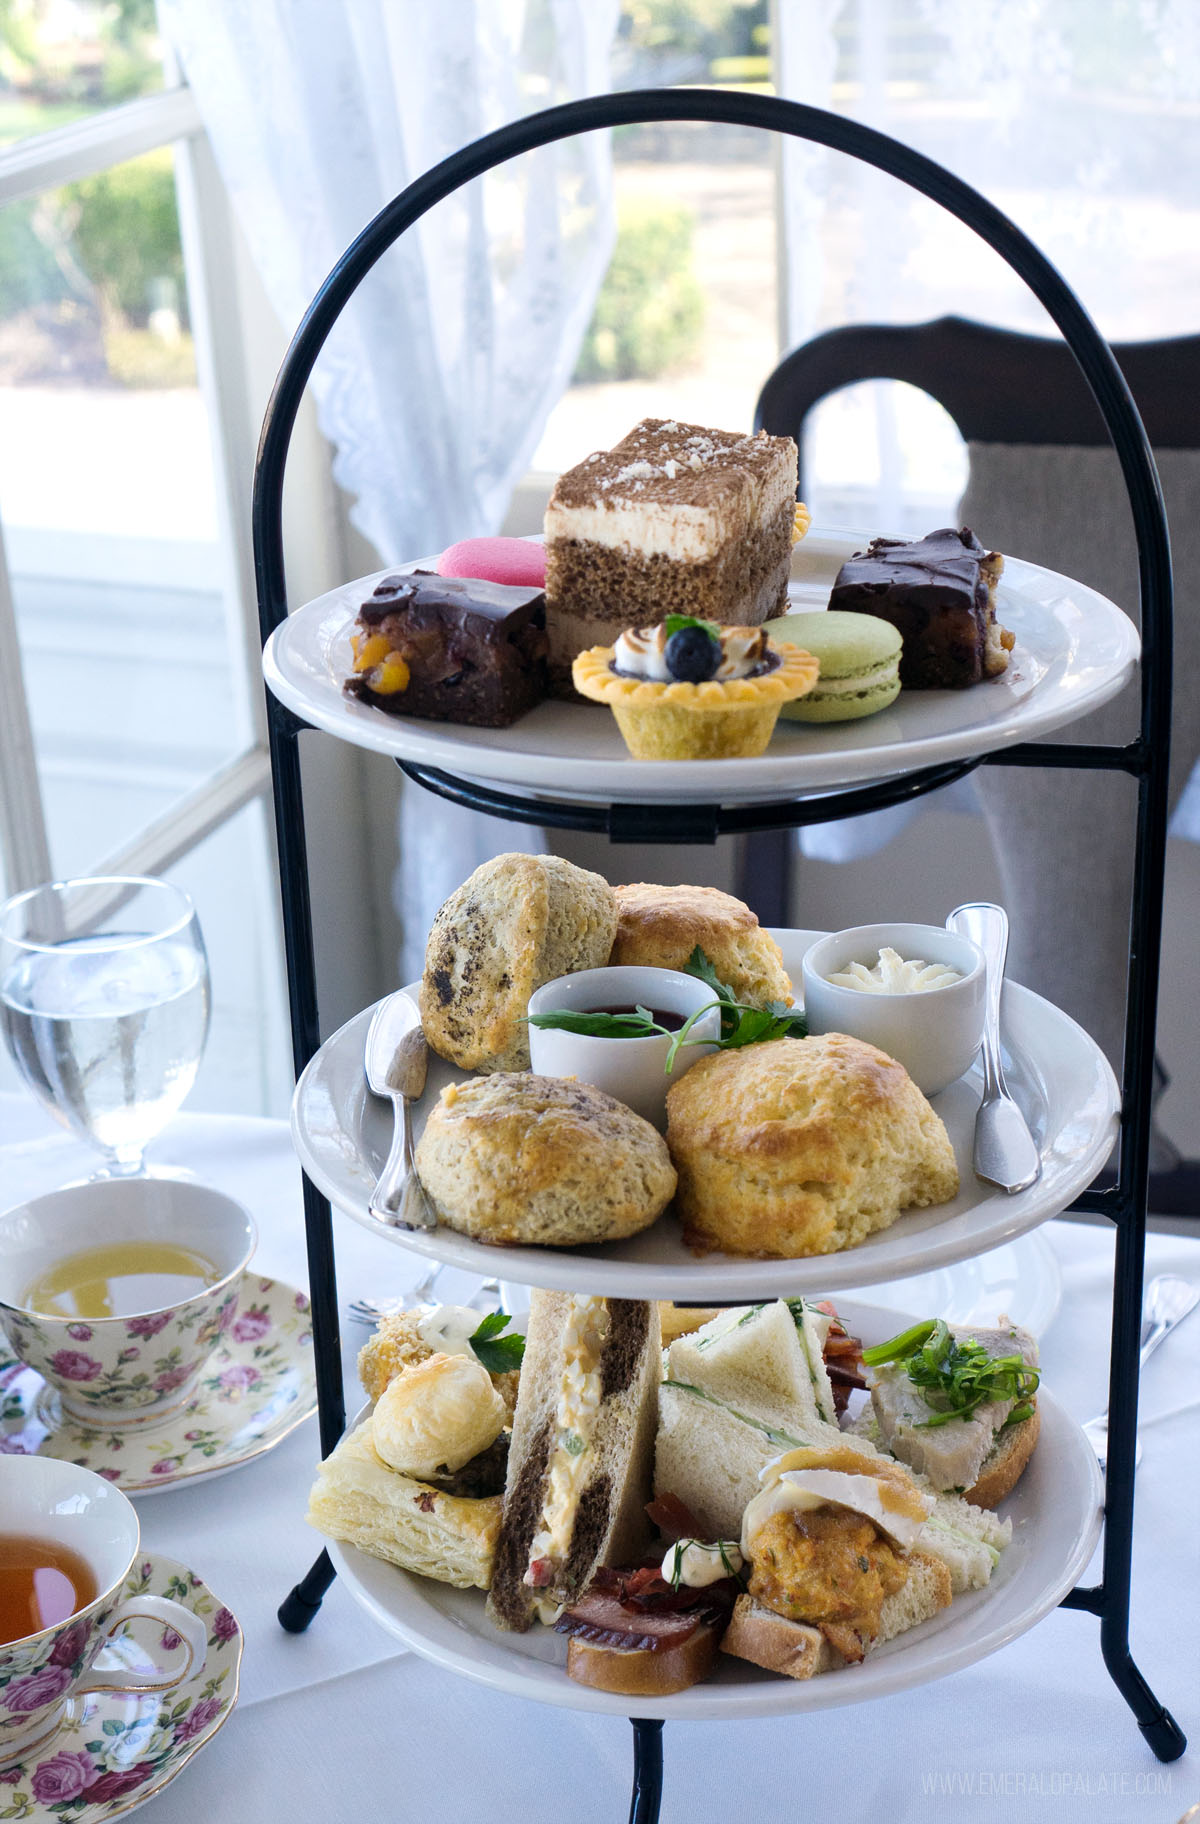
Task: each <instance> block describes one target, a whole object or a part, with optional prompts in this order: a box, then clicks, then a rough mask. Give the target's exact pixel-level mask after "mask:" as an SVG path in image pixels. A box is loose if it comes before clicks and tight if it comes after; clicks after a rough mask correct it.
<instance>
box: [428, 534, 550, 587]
mask: <svg viewBox="0 0 1200 1824" xmlns="http://www.w3.org/2000/svg"><path fill="white" fill-rule="evenodd" d="M437 573H438V575H439V576H470V577H475V578H478V579H479V580H480V581H481V582H485V583H506V584H508V585H510V586H511V587H515V588H526V589H544V588H545V586H546V552H545V548H544V546H542V545H539V544H536V543H534V542H533V541H532V540H531V539H527V538H463V539H460V540H459V542H458V544H456V545H451V546H450V547H449V549H448V550H446V551H443V552H442V555H441V556H440V557H439V558H438V561H437Z"/></svg>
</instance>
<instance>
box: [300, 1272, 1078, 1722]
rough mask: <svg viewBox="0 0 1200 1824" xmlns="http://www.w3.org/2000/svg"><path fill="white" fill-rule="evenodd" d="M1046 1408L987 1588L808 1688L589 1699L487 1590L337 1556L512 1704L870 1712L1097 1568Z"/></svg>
mask: <svg viewBox="0 0 1200 1824" xmlns="http://www.w3.org/2000/svg"><path fill="white" fill-rule="evenodd" d="M838 1309H839V1311H840V1312H841V1313H842V1315H843V1317H844V1319H845V1321H846V1322H847V1323H848V1325H849V1326H850V1328H851V1329H852V1330H853V1331H854V1332H855V1333H856V1334H858V1335H861V1336H862V1337H863V1338H864V1340H865V1341H868V1342H875V1341H880V1340H882V1339H883V1338H884V1337H887V1336H889V1335H894V1334H895V1333H896V1332H897V1331H898V1330H900V1329H902V1328H903V1327H904V1326H905V1325H906V1324H907V1323H910V1322H911V1321H913V1320H912V1319H911V1318H908V1317H903V1316H901V1315H899V1314H897V1313H895V1312H884V1311H881V1310H880V1309H878V1308H877V1307H873V1306H869V1305H859V1304H855V1303H854V1302H853V1301H851V1300H848V1299H847V1300H839V1301H838ZM1038 1405H1039V1407H1040V1409H1041V1414H1042V1429H1041V1437H1040V1440H1039V1443H1038V1448H1037V1450H1036V1451H1035V1452H1034V1455H1033V1459H1032V1462H1031V1463H1030V1465H1029V1468H1028V1469H1027V1470H1026V1472H1025V1474H1024V1476H1023V1477H1022V1479H1021V1481H1020V1482H1019V1483H1018V1485H1017V1488H1016V1490H1015V1491H1014V1493H1013V1494H1012V1495H1011V1496H1010V1497H1009V1499H1008V1500H1007V1501H1005V1502H1003V1503H1002V1505H1001V1508H1000V1512H1001V1513H1002V1514H1003V1515H1004V1516H1005V1517H1007V1518H1010V1519H1011V1520H1012V1522H1013V1537H1012V1543H1011V1545H1010V1546H1009V1547H1008V1549H1007V1550H1006V1551H1005V1553H1004V1554H1003V1556H1002V1558H1001V1560H1000V1564H999V1566H998V1568H997V1570H996V1572H995V1574H994V1575H993V1577H992V1581H991V1583H990V1584H989V1585H988V1587H987V1589H985V1590H973V1591H971V1592H969V1593H968V1594H966V1595H963V1596H956V1597H955V1598H954V1601H953V1602H952V1603H951V1605H950V1607H949V1608H948V1609H943V1611H942V1612H941V1614H940V1615H937V1616H935V1617H934V1618H933V1620H931V1621H927V1622H924V1623H922V1625H921V1626H920V1627H918V1628H913V1629H911V1630H910V1631H909V1632H908V1633H907V1634H902V1635H900V1636H899V1638H898V1639H896V1640H893V1641H889V1642H888V1643H887V1644H886V1645H885V1646H883V1647H881V1648H880V1649H879V1651H878V1652H877V1653H873V1654H872V1655H871V1656H870V1658H868V1659H867V1660H865V1661H864V1662H863V1664H862V1665H859V1666H846V1667H844V1668H843V1669H842V1670H841V1671H838V1672H827V1673H824V1674H822V1676H820V1677H819V1678H814V1679H809V1680H807V1681H806V1682H803V1683H801V1682H797V1681H796V1680H794V1679H790V1678H777V1677H774V1676H772V1675H771V1674H769V1673H767V1672H763V1671H760V1670H759V1669H758V1668H757V1667H755V1666H751V1665H748V1664H747V1663H746V1662H745V1661H744V1660H736V1659H731V1658H726V1657H724V1656H720V1657H719V1668H718V1671H717V1674H716V1677H715V1678H713V1679H712V1680H710V1681H709V1682H708V1683H707V1684H703V1685H695V1686H693V1687H692V1689H691V1690H690V1691H682V1692H680V1693H679V1694H678V1695H677V1696H674V1697H655V1698H644V1699H641V1698H630V1697H616V1696H612V1695H610V1694H609V1693H607V1692H603V1691H592V1690H589V1689H588V1688H587V1687H586V1686H584V1685H578V1684H576V1683H574V1681H573V1680H572V1679H569V1678H568V1677H567V1675H566V1672H565V1671H564V1670H563V1667H564V1665H565V1662H566V1651H567V1649H566V1642H565V1640H563V1639H562V1638H561V1637H560V1636H558V1635H557V1634H555V1633H553V1632H552V1631H551V1630H550V1629H547V1628H541V1627H534V1628H531V1629H530V1631H529V1633H528V1634H507V1633H504V1632H502V1631H501V1630H500V1629H498V1628H494V1627H493V1626H492V1624H491V1623H490V1622H489V1621H488V1619H487V1616H486V1614H485V1613H484V1598H483V1595H482V1594H481V1593H480V1592H479V1591H477V1590H455V1589H451V1588H450V1587H449V1586H447V1585H446V1584H440V1583H432V1582H431V1581H430V1580H429V1579H428V1578H425V1577H417V1576H414V1575H412V1574H410V1573H408V1572H406V1571H401V1570H397V1569H396V1567H395V1566H393V1565H389V1564H384V1563H383V1562H382V1561H381V1560H380V1559H378V1558H369V1557H368V1556H367V1555H366V1554H365V1553H363V1552H360V1551H357V1550H356V1549H354V1548H353V1547H350V1546H339V1545H331V1546H330V1548H329V1549H330V1553H331V1555H332V1557H333V1559H334V1562H335V1564H336V1565H337V1569H338V1573H339V1576H340V1577H341V1578H342V1581H343V1582H344V1583H345V1585H346V1587H347V1589H348V1590H349V1591H350V1593H351V1595H352V1596H353V1597H354V1598H355V1600H356V1601H357V1602H359V1603H361V1605H362V1606H363V1608H365V1609H366V1610H367V1611H368V1613H370V1614H371V1615H373V1616H374V1617H375V1619H376V1620H377V1621H379V1622H381V1623H382V1624H383V1626H384V1627H385V1628H387V1629H388V1630H389V1631H390V1632H391V1633H392V1634H395V1635H397V1636H398V1637H399V1638H400V1639H401V1640H402V1641H404V1642H405V1644H406V1645H407V1646H410V1647H412V1648H413V1650H414V1651H415V1652H417V1653H420V1654H421V1655H422V1656H423V1657H424V1658H426V1659H430V1660H432V1661H433V1662H434V1664H435V1665H439V1666H444V1667H445V1668H446V1669H447V1670H448V1671H451V1672H458V1673H461V1674H462V1675H463V1676H464V1677H466V1678H471V1679H474V1680H475V1681H476V1683H478V1684H483V1685H488V1686H491V1687H492V1688H493V1689H494V1690H497V1691H505V1692H508V1693H510V1694H511V1695H512V1696H515V1697H529V1698H535V1699H537V1700H538V1701H539V1702H541V1703H544V1704H558V1705H561V1706H562V1707H563V1708H565V1709H569V1710H588V1711H593V1712H596V1713H599V1714H601V1715H607V1716H629V1717H638V1716H642V1717H660V1718H662V1719H663V1720H664V1721H667V1722H671V1721H701V1720H711V1721H727V1720H730V1719H732V1718H734V1717H761V1716H786V1715H792V1714H794V1713H795V1712H797V1711H804V1710H828V1709H833V1708H835V1707H836V1706H838V1705H842V1704H857V1703H864V1702H866V1700H867V1699H869V1698H875V1697H887V1696H890V1695H891V1694H892V1693H893V1692H896V1691H906V1690H908V1689H910V1688H911V1687H912V1686H914V1685H922V1684H928V1683H931V1682H932V1681H933V1680H934V1679H937V1678H945V1677H947V1676H948V1675H949V1674H950V1673H952V1672H958V1671H961V1669H962V1668H963V1667H964V1666H969V1665H972V1664H973V1663H974V1662H975V1661H976V1660H979V1659H983V1658H985V1657H986V1656H987V1654H989V1653H994V1652H996V1651H997V1649H998V1648H1000V1647H1003V1646H1007V1645H1008V1643H1009V1641H1011V1640H1015V1639H1016V1637H1017V1636H1018V1635H1019V1634H1023V1633H1024V1632H1025V1631H1026V1629H1028V1628H1031V1627H1032V1626H1033V1625H1034V1623H1035V1622H1037V1621H1040V1620H1041V1618H1042V1616H1043V1615H1046V1614H1048V1613H1049V1611H1050V1610H1051V1609H1052V1608H1054V1607H1055V1606H1056V1604H1057V1603H1059V1602H1061V1600H1062V1598H1063V1597H1064V1596H1065V1595H1066V1593H1067V1591H1068V1590H1070V1589H1071V1588H1073V1586H1074V1585H1075V1583H1076V1582H1077V1581H1078V1579H1079V1577H1080V1575H1081V1574H1082V1572H1083V1571H1084V1569H1085V1568H1086V1566H1087V1563H1088V1561H1089V1559H1090V1558H1091V1556H1092V1553H1093V1551H1094V1550H1095V1547H1096V1541H1097V1540H1098V1538H1099V1536H1100V1522H1101V1509H1102V1502H1103V1487H1102V1484H1101V1479H1100V1471H1099V1469H1098V1467H1097V1464H1096V1458H1095V1455H1094V1453H1093V1452H1092V1450H1091V1448H1090V1446H1089V1445H1088V1442H1087V1439H1086V1438H1085V1437H1084V1435H1083V1433H1082V1431H1081V1430H1080V1429H1079V1427H1078V1425H1076V1423H1075V1422H1074V1420H1073V1419H1071V1418H1070V1417H1069V1416H1068V1415H1067V1413H1066V1412H1064V1410H1063V1408H1062V1407H1061V1406H1059V1405H1058V1403H1057V1402H1056V1401H1055V1400H1054V1399H1053V1398H1052V1396H1051V1395H1049V1394H1047V1393H1045V1392H1044V1391H1042V1392H1039V1395H1038Z"/></svg>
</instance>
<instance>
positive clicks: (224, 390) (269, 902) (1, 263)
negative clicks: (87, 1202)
mask: <svg viewBox="0 0 1200 1824" xmlns="http://www.w3.org/2000/svg"><path fill="white" fill-rule="evenodd" d="M172 79H173V72H172V71H171V70H170V69H165V68H164V60H163V50H162V46H161V43H160V41H159V40H158V37H157V34H156V31H155V22H154V9H153V3H152V0H117V3H116V4H112V3H111V0H104V3H103V4H102V3H100V0H70V4H67V3H66V0H62V3H57V0H29V4H27V5H26V6H24V7H13V8H6V9H4V10H3V12H0V204H2V207H0V422H2V425H3V433H2V434H0V522H2V525H3V534H4V540H3V551H4V556H5V560H6V561H5V563H4V565H3V568H2V569H0V654H2V655H3V656H4V658H5V660H6V662H5V663H4V664H3V666H2V668H0V717H2V718H3V722H4V726H5V729H6V730H7V734H6V735H0V743H3V757H4V759H5V761H6V770H7V773H8V775H9V777H8V779H7V781H6V823H7V834H8V843H7V847H8V850H9V861H8V873H9V879H8V880H7V881H5V882H4V887H5V890H6V891H8V890H15V889H16V888H17V887H19V886H24V885H28V884H32V883H33V882H34V881H35V880H37V879H42V878H47V877H62V876H65V875H68V874H88V873H110V872H135V873H151V874H155V873H157V874H164V875H167V876H168V877H170V878H175V879H177V880H178V881H179V882H180V884H182V885H184V886H185V887H186V888H187V889H188V891H189V892H191V894H192V896H193V898H194V899H195V901H196V904H197V906H198V909H199V913H200V919H201V924H202V927H203V929H204V933H205V937H206V941H207V943H208V946H209V951H210V958H211V962H212V974H213V984H214V1014H213V1027H212V1033H211V1037H210V1040H209V1046H208V1052H207V1056H206V1059H205V1064H204V1066H203V1067H202V1071H201V1075H200V1078H199V1080H198V1082H197V1086H196V1089H195V1090H194V1091H193V1094H192V1096H191V1098H190V1102H189V1106H190V1107H192V1108H205V1107H209V1108H220V1109H238V1110H240V1111H242V1112H245V1113H254V1112H262V1113H266V1112H271V1113H281V1112H283V1110H284V1109H285V1108H286V1105H287V1097H288V1093H289V1088H290V1081H289V1060H288V1052H287V1041H286V1033H287V1026H286V1018H285V1012H284V1007H285V1003H284V998H283V984H282V972H281V964H280V958H279V946H278V942H277V938H276V929H277V912H276V899H277V895H276V891H275V885H274V877H273V866H272V857H271V849H270V847H269V837H270V830H269V822H268V814H267V812H266V809H265V806H264V799H263V794H264V792H265V791H266V789H267V787H268V785H269V767H268V763H267V757H266V751H265V745H264V737H263V718H262V706H261V701H260V697H261V686H260V684H259V682H258V640H257V631H256V624H255V616H254V601H253V594H252V590H251V588H250V586H249V579H250V574H251V571H250V554H249V549H248V536H249V534H248V527H247V525H246V519H247V515H246V511H245V487H246V484H247V478H248V470H249V454H248V450H247V448H246V441H247V432H248V430H249V433H250V434H251V435H252V434H253V429H254V427H253V425H250V424H248V422H244V423H239V422H237V421H236V420H237V416H238V414H237V406H238V403H239V402H240V401H241V399H242V395H243V393H244V379H243V375H242V372H241V369H240V363H241V360H242V350H241V338H240V330H239V329H238V327H237V326H236V324H234V323H231V320H230V319H231V314H232V313H230V312H229V310H228V306H227V292H225V291H222V290H221V288H220V287H218V286H214V285H213V284H212V283H211V280H212V277H213V272H212V267H213V261H212V257H211V256H212V252H213V250H214V248H217V247H219V246H222V245H223V244H224V242H225V241H226V240H227V239H228V237H229V225H228V222H227V220H225V219H224V216H223V213H222V212H223V207H224V205H223V198H222V196H221V193H220V187H219V185H218V184H217V183H216V182H215V179H214V178H213V175H212V171H211V166H210V164H209V161H208V156H207V148H206V146H205V144H204V141H203V137H202V134H201V130H200V122H199V118H198V115H197V113H196V109H195V106H194V103H193V102H192V99H191V97H190V95H189V94H188V92H187V90H186V88H183V87H181V86H178V85H173V83H172ZM222 276H223V277H224V278H225V279H226V281H227V275H222ZM215 312H220V313H221V318H220V333H216V332H215V330H214V320H213V319H214V313H215ZM245 417H246V419H247V420H248V418H249V414H245ZM14 653H19V656H20V664H19V665H17V664H16V663H14V662H13V658H14ZM22 685H23V689H22ZM26 728H27V729H28V732H29V735H30V736H31V747H30V748H26V747H25V746H24V744H23V742H22V738H21V737H22V733H23V731H24V730H25V729H26ZM2 866H3V863H2V861H0V868H2ZM0 1071H3V1072H4V1073H5V1077H4V1081H5V1086H6V1087H7V1086H9V1084H10V1083H11V1080H12V1079H11V1075H10V1074H9V1073H10V1072H11V1066H10V1065H9V1064H8V1060H7V1058H5V1059H4V1060H3V1061H2V1062H0Z"/></svg>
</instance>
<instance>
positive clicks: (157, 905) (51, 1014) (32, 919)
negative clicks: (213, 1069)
mask: <svg viewBox="0 0 1200 1824" xmlns="http://www.w3.org/2000/svg"><path fill="white" fill-rule="evenodd" d="M209 1011H210V1002H209V981H208V958H207V956H206V955H205V951H204V940H203V938H202V937H201V935H200V925H199V921H198V920H197V918H196V912H195V908H194V907H193V905H192V902H191V900H190V899H189V898H188V896H187V894H186V893H184V892H182V891H181V890H180V889H179V888H178V887H174V886H171V885H170V884H169V883H168V882H167V881H165V880H143V879H137V878H134V877H129V878H124V877H120V876H108V877H104V878H98V879H93V880H59V881H53V882H51V883H49V884H48V885H46V886H41V887H31V888H30V889H29V891H28V892H25V893H18V894H17V895H16V896H15V897H14V898H12V899H10V900H7V901H6V902H5V903H4V904H3V905H0V1027H2V1028H3V1032H4V1040H5V1043H6V1044H7V1046H8V1049H9V1051H10V1053H11V1054H12V1057H13V1060H14V1062H15V1063H16V1066H17V1069H18V1070H19V1071H20V1073H21V1075H22V1076H23V1077H24V1079H25V1081H26V1083H28V1085H29V1087H30V1088H31V1089H32V1090H33V1092H34V1094H35V1095H37V1096H38V1097H39V1098H40V1099H41V1101H43V1102H44V1103H45V1104H46V1106H47V1108H48V1109H49V1110H50V1112H51V1113H52V1114H53V1115H54V1116H56V1118H57V1119H58V1120H59V1121H61V1122H62V1123H63V1125H64V1126H65V1127H69V1128H72V1129H74V1130H75V1132H77V1133H80V1134H82V1135H84V1136H85V1138H87V1139H88V1140H90V1141H91V1142H92V1143H93V1144H94V1145H95V1146H97V1147H99V1148H100V1150H101V1152H103V1153H104V1155H105V1171H106V1173H107V1174H108V1175H112V1176H118V1177H124V1176H128V1175H130V1174H132V1173H135V1172H138V1171H140V1170H141V1169H142V1155H143V1153H144V1151H145V1148H146V1145H147V1142H148V1141H150V1140H151V1139H152V1138H153V1137H154V1135H155V1134H157V1133H158V1132H159V1130H160V1129H161V1128H162V1127H163V1126H165V1124H166V1122H167V1121H169V1120H170V1118H171V1116H172V1115H173V1114H174V1113H175V1111H176V1109H177V1108H178V1107H179V1106H180V1104H181V1103H182V1101H183V1099H184V1097H185V1096H186V1095H187V1093H188V1091H189V1090H190V1089H191V1087H192V1084H193V1083H194V1081H195V1078H196V1071H197V1070H198V1068H199V1065H200V1058H201V1056H202V1054H203V1051H204V1041H205V1039H206V1038H207V1036H208V1023H209Z"/></svg>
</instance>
